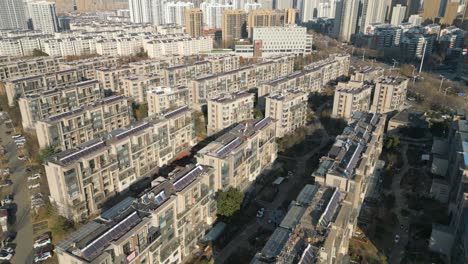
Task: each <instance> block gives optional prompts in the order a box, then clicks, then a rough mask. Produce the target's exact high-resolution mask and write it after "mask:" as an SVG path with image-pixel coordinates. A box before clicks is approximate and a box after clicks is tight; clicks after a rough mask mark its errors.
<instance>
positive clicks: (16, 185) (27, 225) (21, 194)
mask: <svg viewBox="0 0 468 264" xmlns="http://www.w3.org/2000/svg"><path fill="white" fill-rule="evenodd" d="M5 132H6V127H5V125H4V124H2V125H1V126H0V138H1V139H2V144H3V145H4V146H5V149H6V150H7V151H8V153H7V157H8V159H9V167H10V171H11V172H12V173H11V176H10V178H11V180H12V181H13V188H12V190H13V194H14V202H15V203H16V205H17V211H16V221H15V223H14V224H13V225H11V226H10V230H12V231H16V232H17V235H16V239H15V241H14V242H13V243H14V244H16V250H15V256H14V257H13V259H12V261H11V262H12V263H18V264H23V263H25V264H29V263H32V262H33V254H34V253H33V228H32V222H31V215H30V208H31V205H30V203H31V200H30V195H29V192H28V187H27V186H28V183H27V179H26V178H27V175H26V173H25V171H24V170H25V162H24V161H20V160H18V158H17V155H16V151H17V149H16V145H15V144H14V142H13V139H12V138H11V136H9V135H7V134H6V133H5ZM1 198H2V199H3V197H1Z"/></svg>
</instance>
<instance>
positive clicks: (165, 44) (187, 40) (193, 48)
mask: <svg viewBox="0 0 468 264" xmlns="http://www.w3.org/2000/svg"><path fill="white" fill-rule="evenodd" d="M143 48H144V50H145V51H146V52H148V56H149V57H150V58H159V57H164V56H170V55H182V56H191V55H198V54H201V53H210V52H211V51H212V50H213V40H212V39H211V38H210V37H198V38H191V37H190V36H188V35H185V34H174V35H161V36H158V37H154V38H152V39H151V40H149V41H144V42H143Z"/></svg>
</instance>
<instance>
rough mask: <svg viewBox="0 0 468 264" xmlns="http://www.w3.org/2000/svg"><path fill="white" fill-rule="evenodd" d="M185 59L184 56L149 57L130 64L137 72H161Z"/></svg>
mask: <svg viewBox="0 0 468 264" xmlns="http://www.w3.org/2000/svg"><path fill="white" fill-rule="evenodd" d="M183 61H184V57H183V56H168V57H163V58H156V59H147V60H142V61H137V62H131V63H129V64H128V66H130V68H132V69H134V71H135V74H160V75H162V71H163V70H164V69H165V68H167V67H170V66H173V65H179V64H180V63H182V62H183Z"/></svg>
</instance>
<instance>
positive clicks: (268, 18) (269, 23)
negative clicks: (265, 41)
mask: <svg viewBox="0 0 468 264" xmlns="http://www.w3.org/2000/svg"><path fill="white" fill-rule="evenodd" d="M281 23H282V22H281V12H277V11H276V10H266V9H259V10H252V11H250V12H249V14H248V16H247V34H248V36H249V38H250V37H251V36H252V32H251V30H252V28H254V27H278V26H280V25H281Z"/></svg>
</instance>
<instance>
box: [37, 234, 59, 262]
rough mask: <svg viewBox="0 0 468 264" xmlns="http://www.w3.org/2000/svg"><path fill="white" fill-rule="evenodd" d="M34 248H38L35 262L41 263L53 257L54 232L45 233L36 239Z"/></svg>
mask: <svg viewBox="0 0 468 264" xmlns="http://www.w3.org/2000/svg"><path fill="white" fill-rule="evenodd" d="M33 247H34V249H37V251H36V254H35V255H34V262H35V263H41V262H42V261H45V260H47V259H49V258H51V257H52V254H53V251H54V245H53V244H52V234H51V233H50V232H47V233H44V234H42V235H40V236H38V237H36V239H35V240H34V245H33Z"/></svg>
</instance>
